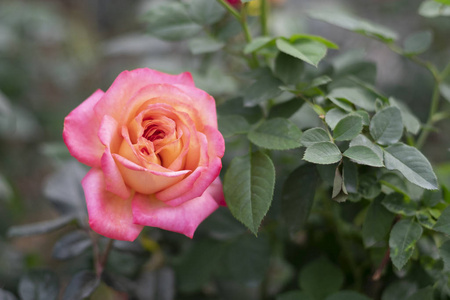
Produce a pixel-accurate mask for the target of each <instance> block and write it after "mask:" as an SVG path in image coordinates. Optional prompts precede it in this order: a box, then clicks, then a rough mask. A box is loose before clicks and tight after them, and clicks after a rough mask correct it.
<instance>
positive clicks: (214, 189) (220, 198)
mask: <svg viewBox="0 0 450 300" xmlns="http://www.w3.org/2000/svg"><path fill="white" fill-rule="evenodd" d="M208 191H209V193H210V194H211V196H212V197H213V198H214V199H215V200H216V202H217V203H219V205H222V206H227V203H226V202H225V196H224V194H223V185H222V181H221V180H220V177H217V178H216V179H215V180H214V181H213V182H212V183H211V185H210V186H209V188H208Z"/></svg>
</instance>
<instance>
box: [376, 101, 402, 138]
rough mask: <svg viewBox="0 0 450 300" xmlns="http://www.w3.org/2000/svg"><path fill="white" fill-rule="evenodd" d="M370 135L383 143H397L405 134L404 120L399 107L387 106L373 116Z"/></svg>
mask: <svg viewBox="0 0 450 300" xmlns="http://www.w3.org/2000/svg"><path fill="white" fill-rule="evenodd" d="M370 135H371V136H372V137H373V139H374V140H375V141H376V142H377V143H378V144H381V145H391V144H395V143H396V142H398V141H399V140H400V138H401V137H402V135H403V122H402V115H401V113H400V110H399V109H398V108H397V107H394V106H390V107H386V108H384V109H382V110H380V111H379V112H377V113H376V114H375V116H373V118H372V121H371V122H370Z"/></svg>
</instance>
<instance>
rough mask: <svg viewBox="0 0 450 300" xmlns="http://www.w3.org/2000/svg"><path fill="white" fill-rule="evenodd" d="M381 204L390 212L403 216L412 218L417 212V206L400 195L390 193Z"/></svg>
mask: <svg viewBox="0 0 450 300" xmlns="http://www.w3.org/2000/svg"><path fill="white" fill-rule="evenodd" d="M382 204H383V205H384V207H386V209H387V210H389V211H390V212H393V213H394V214H400V215H403V216H414V215H415V214H416V210H417V205H416V204H415V203H414V202H412V201H411V200H408V201H407V200H406V199H405V196H404V195H402V194H400V193H391V194H389V195H386V197H385V198H384V199H383V201H382Z"/></svg>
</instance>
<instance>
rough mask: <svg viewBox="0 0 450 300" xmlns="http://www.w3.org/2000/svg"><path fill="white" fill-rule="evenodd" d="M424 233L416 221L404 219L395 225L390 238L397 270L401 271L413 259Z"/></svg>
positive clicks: (393, 261) (392, 255) (393, 260)
mask: <svg viewBox="0 0 450 300" xmlns="http://www.w3.org/2000/svg"><path fill="white" fill-rule="evenodd" d="M422 232H423V229H422V227H421V226H420V225H419V224H417V223H416V222H415V221H414V219H404V220H401V221H399V222H398V223H396V224H395V225H394V227H393V228H392V231H391V234H390V236H389V248H390V250H391V259H392V263H393V264H394V266H395V267H396V268H397V269H399V270H401V269H402V268H403V267H404V266H405V264H406V263H407V262H408V260H409V259H410V258H411V256H412V255H413V252H414V249H415V245H416V242H417V241H418V240H419V238H420V236H421V235H422Z"/></svg>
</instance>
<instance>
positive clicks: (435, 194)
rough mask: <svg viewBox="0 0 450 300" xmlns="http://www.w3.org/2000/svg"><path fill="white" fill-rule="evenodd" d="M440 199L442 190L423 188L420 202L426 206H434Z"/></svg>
mask: <svg viewBox="0 0 450 300" xmlns="http://www.w3.org/2000/svg"><path fill="white" fill-rule="evenodd" d="M441 200H442V190H440V189H439V190H425V191H424V192H423V195H422V202H423V204H424V205H425V206H426V207H434V206H436V205H438V204H439V202H441Z"/></svg>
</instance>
